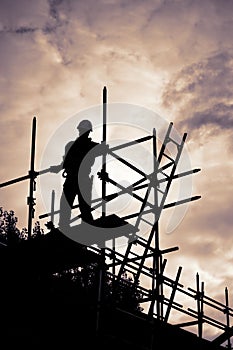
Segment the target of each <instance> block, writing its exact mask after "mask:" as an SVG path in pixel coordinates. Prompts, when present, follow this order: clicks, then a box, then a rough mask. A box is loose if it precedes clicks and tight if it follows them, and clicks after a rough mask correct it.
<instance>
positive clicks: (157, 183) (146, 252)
mask: <svg viewBox="0 0 233 350" xmlns="http://www.w3.org/2000/svg"><path fill="white" fill-rule="evenodd" d="M172 129H173V123H172V122H171V123H170V124H169V126H168V129H167V132H166V135H165V137H164V141H163V143H162V145H161V147H160V150H159V151H158V145H157V135H156V129H153V133H152V135H149V136H146V137H142V138H140V139H137V140H132V141H130V142H127V143H124V144H121V145H118V146H115V147H112V148H109V152H108V153H109V155H111V156H112V157H113V158H115V159H117V160H118V161H119V162H121V163H122V164H124V165H126V166H127V167H129V168H130V169H131V170H133V171H135V172H137V174H138V175H140V176H141V178H140V179H139V180H137V181H136V182H134V183H133V184H131V185H130V186H128V187H123V186H121V185H120V184H119V183H117V182H116V181H114V180H113V179H111V177H110V176H109V174H108V173H107V169H106V154H105V155H103V157H102V170H101V180H102V196H101V198H97V199H95V200H94V201H92V204H94V205H93V207H92V210H95V209H97V208H99V207H101V208H102V217H106V215H107V208H106V207H107V203H108V202H109V201H111V200H113V199H115V198H116V197H117V196H120V195H122V194H125V193H129V194H130V195H132V197H133V198H135V199H136V200H138V201H139V202H140V204H141V207H140V210H139V211H138V212H135V213H132V214H129V215H126V216H124V217H122V219H123V220H130V219H133V218H136V223H135V227H136V229H138V230H139V234H137V236H136V240H132V241H129V243H128V245H127V247H126V251H125V253H124V254H122V253H120V252H119V251H117V249H116V244H115V243H116V242H115V239H114V238H113V241H112V242H113V244H112V248H109V247H104V248H93V247H91V249H93V250H94V251H97V252H100V253H101V256H102V264H101V266H100V275H99V293H98V301H97V302H98V307H97V322H96V330H97V332H98V331H99V329H100V327H101V323H100V321H101V318H100V316H101V308H102V306H103V305H102V295H103V288H104V278H105V274H106V273H108V274H109V276H111V278H113V280H114V291H113V293H116V292H117V288H118V286H119V283H120V281H121V279H122V274H123V273H124V272H129V273H131V274H132V275H133V276H134V281H133V287H134V288H135V290H136V289H137V290H138V291H140V293H141V294H142V298H141V300H140V303H141V304H144V303H149V307H148V319H149V320H150V321H152V322H153V319H155V318H156V319H157V320H159V321H160V322H161V323H168V322H169V318H170V315H171V311H172V310H175V311H177V312H180V313H182V314H183V315H186V316H187V317H188V318H191V321H185V322H182V323H177V324H176V326H177V327H180V328H182V327H189V326H197V335H198V337H199V338H200V339H202V338H203V325H204V324H208V325H209V326H213V327H215V328H217V329H219V330H220V331H221V334H220V335H218V336H216V337H215V338H214V339H213V340H212V342H213V343H214V344H216V345H221V344H224V343H226V347H227V348H228V349H232V347H231V337H232V336H233V327H232V326H231V325H230V323H231V322H230V321H231V317H233V309H232V308H231V307H230V306H229V295H228V289H227V287H226V288H225V304H223V303H220V302H218V301H215V300H214V299H212V298H210V297H208V296H207V295H206V294H205V292H204V282H201V283H200V279H199V274H198V273H197V274H196V289H192V288H188V289H187V290H186V289H185V288H184V286H183V285H182V284H181V283H180V282H179V280H180V276H181V271H182V267H179V268H178V271H177V274H176V277H175V279H174V280H172V279H171V278H169V277H167V276H166V275H165V267H166V263H167V259H165V258H164V255H165V254H167V253H170V252H174V251H177V250H178V249H179V247H171V248H168V249H160V237H159V236H160V235H159V219H160V216H161V213H162V211H163V210H164V209H167V208H171V207H174V206H177V205H182V204H184V203H187V202H191V201H195V200H198V199H200V198H201V196H192V197H191V198H186V199H182V200H178V201H176V202H171V203H167V202H166V200H167V197H168V193H169V190H170V187H171V184H172V181H173V180H175V179H179V178H181V177H183V176H189V175H192V174H194V173H197V172H199V171H200V169H192V170H187V171H184V172H182V173H178V174H177V173H176V170H177V165H178V162H179V160H180V157H181V154H182V150H183V147H184V144H185V141H186V137H187V133H184V134H183V137H182V139H181V140H180V141H179V142H178V141H177V140H175V139H173V138H172ZM149 140H152V150H153V160H152V161H153V171H152V173H150V174H146V173H145V172H143V171H141V170H140V169H137V168H136V167H135V166H133V165H132V164H131V163H129V162H128V161H126V160H125V159H124V158H122V157H121V156H119V155H118V154H117V151H118V150H120V149H123V148H125V147H131V146H133V145H136V144H139V143H143V142H146V141H149ZM35 141H36V117H34V118H33V122H32V140H31V160H30V170H29V172H28V175H25V176H21V177H18V178H16V179H13V180H9V181H7V182H4V183H1V184H0V188H2V187H6V186H9V185H12V184H14V183H17V182H21V181H25V180H29V196H28V197H27V205H28V239H30V238H31V235H32V221H33V218H34V211H35V209H34V206H35V197H34V192H35V191H36V178H37V176H38V175H42V174H46V173H48V172H49V169H44V170H42V171H39V172H37V171H35ZM102 143H103V144H107V89H106V87H104V89H103V135H102ZM169 143H173V145H174V146H175V148H176V150H177V153H176V155H175V156H172V155H170V154H169V152H167V145H168V144H169ZM165 159H166V161H165ZM168 172H169V173H168ZM107 182H109V183H111V184H112V185H114V186H115V187H117V188H118V190H119V191H118V192H117V193H114V194H109V195H108V194H107V193H106V184H107ZM162 185H165V188H163V189H161V186H162ZM140 189H145V190H146V193H145V196H144V197H141V196H139V195H138V194H137V193H136V192H137V191H138V190H140ZM151 193H153V198H154V201H153V203H151V201H150V200H149V196H150V195H151ZM54 201H55V193H54V191H53V192H52V198H51V213H46V214H42V215H40V216H39V218H40V219H43V218H46V217H49V216H50V217H51V221H52V222H53V220H54V215H56V214H57V213H59V211H55V210H54ZM96 203H97V204H96ZM77 207H78V206H77V205H75V206H73V208H77ZM147 214H152V215H153V220H151V221H148V219H145V216H146V215H147ZM141 222H143V223H144V224H147V225H148V226H150V227H151V229H150V232H149V237H148V239H145V238H143V237H141V236H140V229H139V225H140V223H141ZM135 246H137V250H136V252H135V251H134V250H135ZM139 247H140V249H141V252H140V253H139V252H138V250H139V249H138V248H139ZM148 259H150V260H151V259H152V264H151V266H150V265H149V264H147V261H148ZM107 270H108V272H107ZM110 271H111V272H110ZM143 276H144V277H146V278H149V280H150V285H151V288H145V287H142V286H140V284H139V282H140V278H141V277H143ZM165 287H166V288H168V289H169V290H170V295H169V296H168V297H167V296H165V292H164V288H165ZM177 293H180V294H181V295H183V296H186V297H188V298H191V299H193V300H196V310H194V309H192V308H188V309H185V308H184V307H183V305H182V304H180V303H177V302H176V301H175V297H176V295H177ZM205 307H208V308H210V309H214V310H216V311H218V312H220V313H221V314H223V315H225V323H223V322H222V321H217V320H216V319H214V318H213V317H211V316H208V315H207V314H206V313H205V310H204V308H205ZM152 333H153V332H152ZM152 347H153V337H152Z"/></svg>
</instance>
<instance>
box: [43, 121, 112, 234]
mask: <svg viewBox="0 0 233 350" xmlns="http://www.w3.org/2000/svg"><path fill="white" fill-rule="evenodd" d="M77 129H78V131H79V137H77V139H76V140H75V141H71V142H69V143H68V144H67V145H66V147H65V154H64V156H63V161H62V163H61V164H59V165H55V166H51V167H50V171H51V172H54V173H58V172H59V171H60V170H62V169H64V170H63V176H64V177H65V182H64V184H63V192H62V196H61V200H60V220H59V227H61V228H66V227H68V226H69V223H70V216H71V209H72V206H73V203H74V199H75V197H76V195H77V196H78V202H79V209H80V212H81V218H82V220H83V221H85V222H87V223H92V222H93V216H92V213H91V193H92V180H93V176H92V177H91V178H90V173H91V167H92V166H93V164H94V161H95V158H96V157H98V156H100V155H101V154H103V152H104V151H106V150H107V147H106V146H104V145H103V144H99V143H96V142H93V141H92V139H91V138H90V137H89V134H90V132H91V131H93V130H92V124H91V122H90V121H89V120H82V121H81V122H80V123H79V125H78V126H77Z"/></svg>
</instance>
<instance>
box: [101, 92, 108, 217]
mask: <svg viewBox="0 0 233 350" xmlns="http://www.w3.org/2000/svg"><path fill="white" fill-rule="evenodd" d="M106 138H107V88H106V86H105V87H104V89H103V139H102V144H104V145H106ZM102 171H103V174H105V173H106V153H105V152H104V154H103V157H102ZM102 216H103V217H104V216H106V181H105V179H104V178H103V180H102Z"/></svg>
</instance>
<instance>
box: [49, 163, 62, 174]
mask: <svg viewBox="0 0 233 350" xmlns="http://www.w3.org/2000/svg"><path fill="white" fill-rule="evenodd" d="M49 171H50V172H51V173H55V174H57V173H59V171H61V165H60V164H59V165H52V166H51V167H50V168H49Z"/></svg>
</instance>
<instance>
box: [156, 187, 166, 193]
mask: <svg viewBox="0 0 233 350" xmlns="http://www.w3.org/2000/svg"><path fill="white" fill-rule="evenodd" d="M157 191H159V192H160V193H162V194H164V193H165V191H162V190H160V188H158V187H157Z"/></svg>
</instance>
